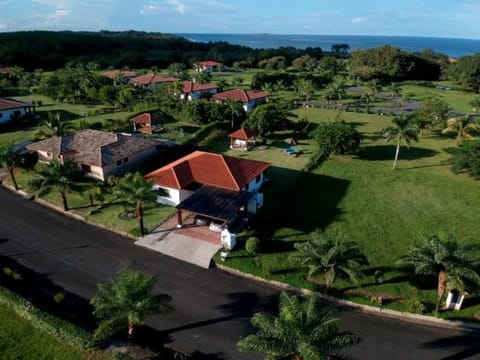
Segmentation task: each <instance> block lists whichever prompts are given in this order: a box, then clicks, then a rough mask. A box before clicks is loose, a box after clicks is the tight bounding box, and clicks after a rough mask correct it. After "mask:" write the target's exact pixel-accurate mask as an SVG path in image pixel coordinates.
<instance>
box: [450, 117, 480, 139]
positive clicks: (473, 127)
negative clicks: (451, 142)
mask: <svg viewBox="0 0 480 360" xmlns="http://www.w3.org/2000/svg"><path fill="white" fill-rule="evenodd" d="M452 133H453V134H456V135H457V145H461V144H462V141H463V139H464V138H467V139H469V140H472V139H473V137H474V136H473V135H477V134H479V133H480V125H479V124H476V123H473V122H470V115H468V114H467V115H465V116H462V117H457V118H451V119H448V120H447V127H446V128H445V129H443V130H442V134H452Z"/></svg>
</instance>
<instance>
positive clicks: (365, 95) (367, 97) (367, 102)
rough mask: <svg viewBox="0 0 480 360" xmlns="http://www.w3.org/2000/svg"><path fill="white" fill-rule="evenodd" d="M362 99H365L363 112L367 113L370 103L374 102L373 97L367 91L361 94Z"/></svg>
mask: <svg viewBox="0 0 480 360" xmlns="http://www.w3.org/2000/svg"><path fill="white" fill-rule="evenodd" d="M362 98H363V99H365V112H366V113H368V112H369V111H370V103H371V102H372V101H373V100H375V95H374V94H373V93H372V92H370V91H367V92H364V93H363V94H362Z"/></svg>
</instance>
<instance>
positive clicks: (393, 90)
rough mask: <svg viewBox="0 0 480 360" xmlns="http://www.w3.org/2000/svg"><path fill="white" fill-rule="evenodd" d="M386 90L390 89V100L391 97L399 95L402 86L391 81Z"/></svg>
mask: <svg viewBox="0 0 480 360" xmlns="http://www.w3.org/2000/svg"><path fill="white" fill-rule="evenodd" d="M388 90H389V91H390V98H391V99H392V100H393V98H395V97H398V96H400V93H401V92H402V88H401V87H400V86H399V85H398V83H396V82H391V83H390V85H389V86H388Z"/></svg>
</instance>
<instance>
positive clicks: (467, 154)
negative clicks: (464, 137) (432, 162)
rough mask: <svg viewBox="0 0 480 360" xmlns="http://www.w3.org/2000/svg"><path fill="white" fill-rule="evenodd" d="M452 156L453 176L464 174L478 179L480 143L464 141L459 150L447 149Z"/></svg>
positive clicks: (479, 173) (479, 176) (479, 172)
mask: <svg viewBox="0 0 480 360" xmlns="http://www.w3.org/2000/svg"><path fill="white" fill-rule="evenodd" d="M449 151H450V152H451V154H452V165H451V169H452V171H453V172H454V173H455V174H458V173H460V172H466V173H468V174H469V175H470V176H471V177H473V178H475V179H479V178H480V141H464V142H463V143H462V145H461V146H460V147H459V148H455V149H449Z"/></svg>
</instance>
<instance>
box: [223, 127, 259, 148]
mask: <svg viewBox="0 0 480 360" xmlns="http://www.w3.org/2000/svg"><path fill="white" fill-rule="evenodd" d="M255 135H256V134H255V132H254V131H252V130H249V129H245V128H241V129H238V130H237V131H235V132H233V133H231V134H230V135H228V137H229V138H230V149H234V150H244V151H247V150H250V149H251V148H253V147H254V146H255V144H256V142H255Z"/></svg>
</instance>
